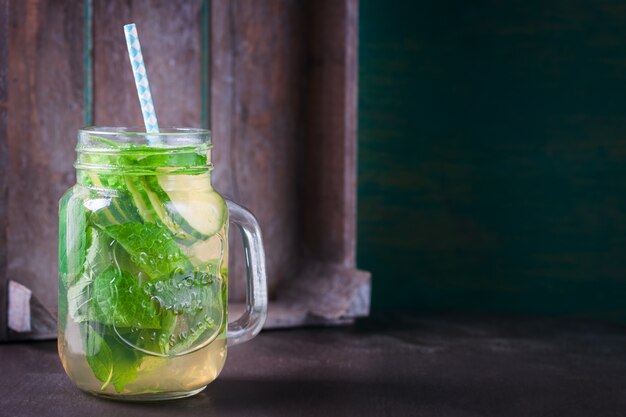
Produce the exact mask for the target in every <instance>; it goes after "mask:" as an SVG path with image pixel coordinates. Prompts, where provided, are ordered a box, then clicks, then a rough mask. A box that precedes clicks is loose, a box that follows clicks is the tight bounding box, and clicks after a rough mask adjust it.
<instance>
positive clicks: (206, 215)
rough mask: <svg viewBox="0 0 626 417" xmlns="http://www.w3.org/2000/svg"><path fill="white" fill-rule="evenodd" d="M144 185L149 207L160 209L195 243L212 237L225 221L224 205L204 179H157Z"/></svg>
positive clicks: (225, 210) (150, 179)
mask: <svg viewBox="0 0 626 417" xmlns="http://www.w3.org/2000/svg"><path fill="white" fill-rule="evenodd" d="M145 181H146V184H145V185H146V189H149V190H150V192H151V193H152V194H150V195H149V197H150V199H151V201H153V205H159V206H161V207H164V208H165V210H166V212H167V214H168V215H169V218H170V219H171V222H173V224H174V225H176V228H180V230H181V231H182V232H183V233H186V234H189V235H190V236H191V237H193V238H195V239H199V240H205V239H207V238H209V237H211V236H213V235H214V234H215V233H217V232H219V231H220V229H221V228H222V226H223V224H224V222H225V221H226V217H227V208H226V202H225V201H224V199H223V198H222V196H220V195H219V194H218V193H216V192H215V191H214V190H213V189H212V188H211V187H210V182H209V178H208V175H203V174H201V175H182V174H179V175H176V174H173V175H157V176H156V177H146V179H145ZM163 223H164V224H166V226H168V223H170V222H167V223H166V222H163ZM168 227H169V226H168ZM179 236H180V235H179Z"/></svg>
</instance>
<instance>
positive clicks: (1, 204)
mask: <svg viewBox="0 0 626 417" xmlns="http://www.w3.org/2000/svg"><path fill="white" fill-rule="evenodd" d="M8 19H9V0H0V340H4V339H6V335H7V314H6V311H7V310H8V291H9V290H8V285H9V279H8V276H7V274H6V267H7V256H8V253H7V230H6V229H7V223H8V207H7V206H8V184H9V182H8V168H9V166H8V162H9V161H8V156H9V154H8V151H7V147H8V143H7V71H8V62H7V44H8V40H9V20H8Z"/></svg>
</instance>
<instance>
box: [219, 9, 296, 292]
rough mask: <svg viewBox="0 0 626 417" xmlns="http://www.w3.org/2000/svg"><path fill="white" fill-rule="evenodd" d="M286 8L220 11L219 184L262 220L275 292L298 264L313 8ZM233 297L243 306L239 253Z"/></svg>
mask: <svg viewBox="0 0 626 417" xmlns="http://www.w3.org/2000/svg"><path fill="white" fill-rule="evenodd" d="M302 5H303V3H299V2H294V1H286V0H269V1H262V2H244V1H234V2H223V1H215V2H213V5H212V12H211V15H212V20H211V22H212V39H213V41H212V48H211V49H212V57H213V59H212V67H211V70H212V75H213V80H212V87H211V89H212V97H213V103H212V123H211V126H212V128H213V133H214V143H215V151H214V156H215V162H216V166H217V168H216V170H215V173H214V178H215V183H216V185H217V188H218V189H219V190H220V191H223V192H224V193H225V194H226V195H229V196H231V197H232V198H233V200H234V201H236V202H238V203H240V204H242V205H244V206H246V207H248V208H249V209H250V210H251V211H252V212H253V213H254V214H255V215H256V216H257V217H258V219H259V223H260V225H261V228H262V229H263V233H264V241H265V245H266V254H267V271H268V283H269V290H270V293H272V292H273V291H274V290H275V289H276V287H277V285H278V283H279V282H280V281H281V280H283V279H285V278H289V277H290V276H292V275H293V273H294V272H295V270H296V268H297V260H298V255H299V253H298V247H299V235H298V227H299V226H298V213H297V204H298V202H297V193H298V191H297V190H298V187H299V178H298V175H297V171H298V168H297V167H298V160H299V156H298V142H299V138H300V137H301V136H302V132H301V126H300V125H299V123H298V121H299V120H300V117H301V112H302V110H303V108H302V100H301V97H302V91H303V90H302V88H303V85H302V82H303V77H302V74H303V72H304V70H305V68H304V59H305V54H304V50H305V46H306V45H305V38H304V28H305V12H306V10H305V8H304V7H302ZM231 248H232V249H231V253H232V256H231V258H232V260H231V271H233V273H232V274H231V276H232V279H231V280H230V283H231V289H232V292H231V294H232V295H233V296H234V299H242V298H243V297H244V294H245V287H244V285H243V280H242V278H241V275H242V274H243V267H242V265H243V257H242V256H241V254H240V252H241V251H240V249H239V248H238V242H237V241H234V242H233V244H232V245H231Z"/></svg>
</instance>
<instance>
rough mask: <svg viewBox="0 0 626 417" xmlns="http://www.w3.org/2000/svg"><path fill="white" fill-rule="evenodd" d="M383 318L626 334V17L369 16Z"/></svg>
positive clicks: (492, 9)
mask: <svg viewBox="0 0 626 417" xmlns="http://www.w3.org/2000/svg"><path fill="white" fill-rule="evenodd" d="M359 39H360V49H359V54H360V71H359V77H360V80H359V86H360V91H359V94H360V98H359V107H360V108H359V147H360V148H359V155H358V156H359V219H358V227H359V235H358V263H359V266H360V267H361V268H363V269H366V270H370V271H372V273H373V283H374V288H373V307H374V308H375V309H390V308H404V309H406V308H410V309H415V310H421V311H422V310H423V311H441V310H446V311H449V310H454V311H471V312H487V313H489V312H498V313H511V314H533V315H534V314H549V315H555V314H559V315H560V314H563V315H584V316H592V317H606V318H612V319H618V320H622V321H626V3H624V2H620V1H602V0H600V1H580V0H544V1H541V0H527V1H491V2H487V1H478V2H468V1H380V0H379V1H375V0H361V1H360V38H359Z"/></svg>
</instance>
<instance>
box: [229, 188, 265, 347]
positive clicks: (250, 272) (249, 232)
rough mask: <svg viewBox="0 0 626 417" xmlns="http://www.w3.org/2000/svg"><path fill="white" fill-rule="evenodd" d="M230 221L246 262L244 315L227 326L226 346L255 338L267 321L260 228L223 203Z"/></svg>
mask: <svg viewBox="0 0 626 417" xmlns="http://www.w3.org/2000/svg"><path fill="white" fill-rule="evenodd" d="M226 204H227V206H228V211H229V214H230V216H229V217H230V221H231V222H232V223H233V224H235V226H237V228H239V231H240V232H241V240H242V241H243V252H244V258H245V261H246V282H247V290H246V311H245V312H244V313H243V314H242V315H241V317H239V318H238V319H237V320H235V321H233V322H229V323H228V331H227V334H226V337H227V340H228V346H234V345H238V344H240V343H243V342H247V341H248V340H250V339H252V338H253V337H254V336H256V335H257V334H258V333H259V332H260V331H261V328H262V327H263V323H265V318H266V317H267V278H266V275H265V251H264V250H263V241H262V239H261V228H260V227H259V223H258V222H257V220H256V218H255V217H254V215H253V214H252V213H250V211H248V210H247V209H245V208H243V207H241V206H240V205H238V204H235V203H233V202H232V201H230V200H226Z"/></svg>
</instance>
